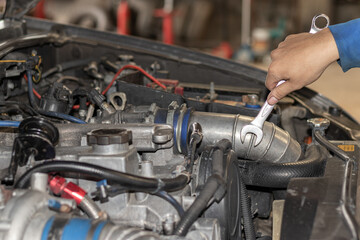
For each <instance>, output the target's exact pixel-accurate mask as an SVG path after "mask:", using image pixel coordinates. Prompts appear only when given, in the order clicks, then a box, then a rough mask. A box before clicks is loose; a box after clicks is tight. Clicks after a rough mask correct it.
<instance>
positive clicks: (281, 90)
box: [267, 81, 296, 105]
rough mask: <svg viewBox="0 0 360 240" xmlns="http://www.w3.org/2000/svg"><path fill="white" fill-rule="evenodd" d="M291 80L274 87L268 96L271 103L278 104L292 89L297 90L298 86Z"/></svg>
mask: <svg viewBox="0 0 360 240" xmlns="http://www.w3.org/2000/svg"><path fill="white" fill-rule="evenodd" d="M293 85H294V84H292V83H291V82H290V81H286V82H285V83H283V84H281V85H280V86H278V87H276V88H274V89H273V90H272V91H271V92H270V94H269V96H268V98H267V101H268V103H269V104H270V105H274V104H276V103H277V102H278V101H279V100H280V99H282V98H284V97H285V96H286V95H288V94H289V93H291V92H292V91H295V90H296V86H293Z"/></svg>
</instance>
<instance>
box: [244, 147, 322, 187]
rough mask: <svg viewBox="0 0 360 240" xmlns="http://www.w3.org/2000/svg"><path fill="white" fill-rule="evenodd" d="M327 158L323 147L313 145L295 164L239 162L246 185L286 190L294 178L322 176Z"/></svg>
mask: <svg viewBox="0 0 360 240" xmlns="http://www.w3.org/2000/svg"><path fill="white" fill-rule="evenodd" d="M326 156H327V151H326V150H325V149H324V148H323V147H321V146H318V145H311V146H310V147H309V148H308V150H307V151H306V154H305V159H304V160H302V161H298V162H294V163H264V162H252V161H239V170H240V174H241V176H242V177H243V180H244V183H245V184H246V185H251V186H259V187H269V188H286V187H287V185H288V183H289V181H290V179H292V178H297V177H318V176H321V175H322V174H323V171H324V168H325V159H326Z"/></svg>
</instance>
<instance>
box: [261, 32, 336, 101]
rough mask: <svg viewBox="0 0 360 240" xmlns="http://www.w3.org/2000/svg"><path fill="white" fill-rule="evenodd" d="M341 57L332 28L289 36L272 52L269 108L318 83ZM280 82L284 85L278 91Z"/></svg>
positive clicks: (268, 78)
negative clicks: (296, 91)
mask: <svg viewBox="0 0 360 240" xmlns="http://www.w3.org/2000/svg"><path fill="white" fill-rule="evenodd" d="M338 58H339V53H338V49H337V46H336V43H335V40H334V38H333V36H332V34H331V32H330V30H329V29H324V30H322V31H320V32H318V33H316V34H311V33H300V34H294V35H289V36H288V37H287V38H286V39H285V41H283V42H281V43H280V44H279V46H278V48H277V49H275V50H274V51H272V52H271V59H272V63H271V64H270V66H269V70H268V74H267V77H266V83H265V85H266V87H267V88H268V89H269V90H271V92H270V94H269V96H268V102H269V104H270V105H274V104H275V103H277V102H278V101H279V100H280V99H282V98H283V97H285V96H286V95H287V94H289V93H290V92H292V91H295V90H298V89H300V88H302V87H304V86H306V85H308V84H310V83H312V82H314V81H315V80H317V79H318V78H319V77H320V76H321V74H322V73H323V72H324V70H325V69H326V68H327V67H328V66H329V65H330V63H332V62H334V61H336V60H337V59H338ZM280 80H286V82H285V83H283V84H282V85H280V86H279V87H277V88H275V86H276V84H277V83H278V82H279V81H280Z"/></svg>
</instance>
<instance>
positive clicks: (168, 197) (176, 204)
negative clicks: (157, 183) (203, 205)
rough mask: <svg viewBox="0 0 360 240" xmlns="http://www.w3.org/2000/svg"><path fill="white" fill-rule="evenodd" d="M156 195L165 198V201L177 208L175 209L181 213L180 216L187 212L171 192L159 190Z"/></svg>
mask: <svg viewBox="0 0 360 240" xmlns="http://www.w3.org/2000/svg"><path fill="white" fill-rule="evenodd" d="M154 195H155V196H158V197H160V198H162V199H164V200H165V201H167V202H168V203H170V204H171V205H172V206H173V207H174V208H175V210H176V211H177V213H178V214H179V216H180V217H182V216H183V215H184V213H185V211H184V208H183V207H182V206H181V205H180V203H179V202H178V201H176V199H175V198H174V197H173V196H171V195H170V194H169V193H167V192H165V191H159V192H157V193H155V194H154Z"/></svg>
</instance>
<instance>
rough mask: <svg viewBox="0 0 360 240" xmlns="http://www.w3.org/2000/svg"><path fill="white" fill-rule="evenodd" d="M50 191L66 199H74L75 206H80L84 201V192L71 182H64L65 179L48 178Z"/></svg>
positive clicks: (57, 177) (58, 177)
mask: <svg viewBox="0 0 360 240" xmlns="http://www.w3.org/2000/svg"><path fill="white" fill-rule="evenodd" d="M49 187H50V190H51V191H52V192H53V193H54V194H56V195H61V197H63V198H66V199H74V200H75V202H76V204H80V203H81V201H82V200H83V199H84V196H85V195H86V192H85V191H84V190H83V189H82V188H81V187H79V186H78V185H76V184H75V183H73V182H68V183H67V182H66V179H65V178H63V177H60V176H55V177H53V178H51V177H49Z"/></svg>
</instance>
